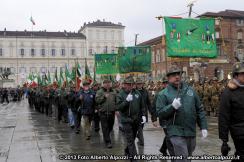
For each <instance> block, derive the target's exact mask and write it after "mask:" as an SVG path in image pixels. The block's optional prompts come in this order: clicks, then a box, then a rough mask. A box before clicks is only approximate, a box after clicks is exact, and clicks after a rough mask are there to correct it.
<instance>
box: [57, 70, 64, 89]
mask: <svg viewBox="0 0 244 162" xmlns="http://www.w3.org/2000/svg"><path fill="white" fill-rule="evenodd" d="M63 81H64V76H63V69H62V68H60V71H59V80H58V86H59V87H61V86H62V84H63Z"/></svg>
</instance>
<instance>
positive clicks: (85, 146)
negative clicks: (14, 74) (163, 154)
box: [0, 100, 233, 162]
mask: <svg viewBox="0 0 244 162" xmlns="http://www.w3.org/2000/svg"><path fill="white" fill-rule="evenodd" d="M0 119H1V120H0V162H61V161H62V162H64V161H65V162H68V161H74V160H61V159H60V158H63V157H64V156H62V155H67V154H79V158H95V159H97V160H92V161H97V162H98V161H99V162H105V161H114V160H107V159H106V158H109V159H111V158H112V157H111V156H110V155H117V156H114V157H115V158H119V157H122V156H120V155H123V154H124V152H123V150H124V145H125V140H124V138H123V134H122V133H121V132H120V131H119V129H118V124H117V120H116V122H115V126H114V131H113V133H112V144H113V148H112V149H108V148H105V145H104V143H103V137H102V132H101V130H100V132H99V133H96V132H94V131H93V133H92V137H91V140H89V141H87V140H86V139H85V137H84V134H83V133H82V132H83V131H82V129H81V133H80V134H75V133H74V130H72V129H71V128H70V127H69V126H68V124H66V123H58V122H57V120H55V119H54V118H53V117H47V116H46V115H43V114H40V113H38V112H36V111H34V110H32V109H30V108H29V107H28V104H27V100H23V101H22V102H16V103H13V102H12V103H9V104H8V105H0ZM208 124H209V136H208V138H207V139H201V136H200V132H199V131H198V132H197V146H196V149H195V152H194V155H220V146H221V141H220V140H219V139H218V131H217V128H218V126H217V119H216V118H208ZM82 126H83V125H82ZM144 138H145V145H144V146H138V145H137V143H136V146H137V150H138V153H139V154H140V155H147V156H146V157H147V158H150V157H151V158H153V156H149V155H154V159H158V157H159V155H160V152H159V151H158V150H159V148H160V146H161V144H162V141H163V138H164V133H163V131H162V129H161V128H154V127H153V126H152V124H151V123H149V124H147V125H146V126H145V128H144ZM136 142H137V140H136ZM230 146H231V147H232V151H231V153H230V154H231V155H233V143H232V142H230ZM82 155H83V156H82ZM92 155H93V156H92ZM95 155H97V156H95ZM65 157H66V158H75V157H76V158H77V156H65ZM141 158H142V156H141ZM99 159H103V160H99ZM76 161H77V160H76ZM80 161H81V160H80ZM82 161H90V160H82ZM117 161H121V162H122V161H126V160H117ZM138 161H143V160H138ZM150 161H154V162H158V161H161V162H166V160H150ZM168 161H169V160H168ZM201 161H202V162H203V161H204V160H201ZM206 161H208V162H212V161H213V162H216V161H220V160H206ZM193 162H195V161H193ZM228 162H229V161H228Z"/></svg>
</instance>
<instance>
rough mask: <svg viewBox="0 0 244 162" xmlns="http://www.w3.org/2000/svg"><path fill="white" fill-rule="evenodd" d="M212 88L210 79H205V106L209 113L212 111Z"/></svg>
mask: <svg viewBox="0 0 244 162" xmlns="http://www.w3.org/2000/svg"><path fill="white" fill-rule="evenodd" d="M210 89H211V87H210V85H209V83H208V81H205V83H204V85H203V105H204V108H205V111H206V114H207V115H210V112H211V103H210V98H211V93H210Z"/></svg>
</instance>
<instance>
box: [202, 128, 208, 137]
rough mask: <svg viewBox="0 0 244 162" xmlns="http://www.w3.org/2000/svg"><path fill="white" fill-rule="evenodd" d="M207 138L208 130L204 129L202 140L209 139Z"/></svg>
mask: <svg viewBox="0 0 244 162" xmlns="http://www.w3.org/2000/svg"><path fill="white" fill-rule="evenodd" d="M207 136H208V130H207V129H202V138H207Z"/></svg>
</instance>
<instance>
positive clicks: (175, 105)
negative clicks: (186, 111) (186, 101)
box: [172, 98, 181, 110]
mask: <svg viewBox="0 0 244 162" xmlns="http://www.w3.org/2000/svg"><path fill="white" fill-rule="evenodd" d="M172 106H173V107H174V108H175V109H176V110H178V109H179V107H181V102H180V98H175V99H174V101H173V103H172Z"/></svg>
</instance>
